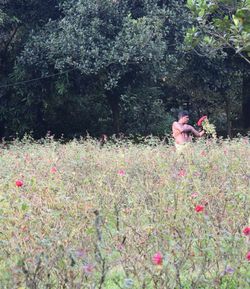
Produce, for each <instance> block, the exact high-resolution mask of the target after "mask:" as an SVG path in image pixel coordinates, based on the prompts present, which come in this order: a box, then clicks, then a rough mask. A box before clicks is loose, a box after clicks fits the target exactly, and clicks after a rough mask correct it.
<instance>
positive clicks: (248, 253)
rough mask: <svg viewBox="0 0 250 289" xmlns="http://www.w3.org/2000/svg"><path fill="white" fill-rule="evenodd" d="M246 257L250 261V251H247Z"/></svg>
mask: <svg viewBox="0 0 250 289" xmlns="http://www.w3.org/2000/svg"><path fill="white" fill-rule="evenodd" d="M246 258H247V260H248V261H250V251H249V252H247V255H246Z"/></svg>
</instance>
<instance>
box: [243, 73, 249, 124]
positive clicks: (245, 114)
mask: <svg viewBox="0 0 250 289" xmlns="http://www.w3.org/2000/svg"><path fill="white" fill-rule="evenodd" d="M242 121H243V128H244V129H247V128H250V75H245V76H244V78H243V88H242Z"/></svg>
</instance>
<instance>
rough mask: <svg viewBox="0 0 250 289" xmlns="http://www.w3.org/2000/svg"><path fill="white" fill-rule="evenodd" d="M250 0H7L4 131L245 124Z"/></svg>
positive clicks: (2, 61) (2, 58) (0, 84)
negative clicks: (178, 122) (185, 115)
mask: <svg viewBox="0 0 250 289" xmlns="http://www.w3.org/2000/svg"><path fill="white" fill-rule="evenodd" d="M249 11H250V10H249V1H227V0H225V1H203V0H201V1H194V0H191V1H185V0H178V1H176V0H123V1H121V0H103V1H98V0H53V1H50V0H47V1H42V2H41V1H37V0H18V1H16V0H5V1H1V4H0V37H1V44H0V66H1V70H0V105H1V107H0V135H1V137H3V136H5V137H12V136H15V135H16V133H18V134H19V135H23V134H24V133H25V132H29V133H30V132H32V133H33V134H34V136H35V137H41V136H44V135H45V134H46V133H47V132H48V131H51V132H52V133H53V134H55V135H57V136H61V135H62V134H64V135H65V136H66V137H73V136H78V135H85V134H86V133H90V134H91V135H95V136H99V135H101V134H103V133H105V134H113V133H120V132H122V133H124V134H143V135H147V134H151V133H152V134H155V135H164V134H166V133H168V132H169V130H170V124H171V122H172V120H173V119H174V118H176V111H177V110H178V109H180V108H187V109H188V110H190V112H191V113H192V117H193V119H192V121H194V120H195V119H196V118H198V116H200V115H201V114H207V115H208V116H209V118H210V119H212V121H213V122H214V123H215V124H216V126H217V128H218V130H219V132H220V133H221V134H224V135H225V134H228V135H232V134H233V133H234V132H237V131H240V132H243V133H245V132H247V129H248V128H249V127H250V119H249V117H248V116H249V113H250V94H249V91H250V78H249V67H250V64H249V37H250V36H249V35H250V33H249Z"/></svg>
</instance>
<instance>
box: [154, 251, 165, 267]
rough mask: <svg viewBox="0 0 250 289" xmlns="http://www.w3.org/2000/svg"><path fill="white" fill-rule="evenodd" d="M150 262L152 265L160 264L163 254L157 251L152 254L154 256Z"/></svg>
mask: <svg viewBox="0 0 250 289" xmlns="http://www.w3.org/2000/svg"><path fill="white" fill-rule="evenodd" d="M152 262H153V264H154V265H162V262H163V256H162V254H161V252H157V253H155V254H154V256H153V258H152Z"/></svg>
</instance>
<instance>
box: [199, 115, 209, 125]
mask: <svg viewBox="0 0 250 289" xmlns="http://www.w3.org/2000/svg"><path fill="white" fill-rule="evenodd" d="M205 119H207V116H206V115H204V116H202V117H201V118H200V119H199V120H198V121H197V125H198V126H201V125H202V122H203V121H204V120H205Z"/></svg>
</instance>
